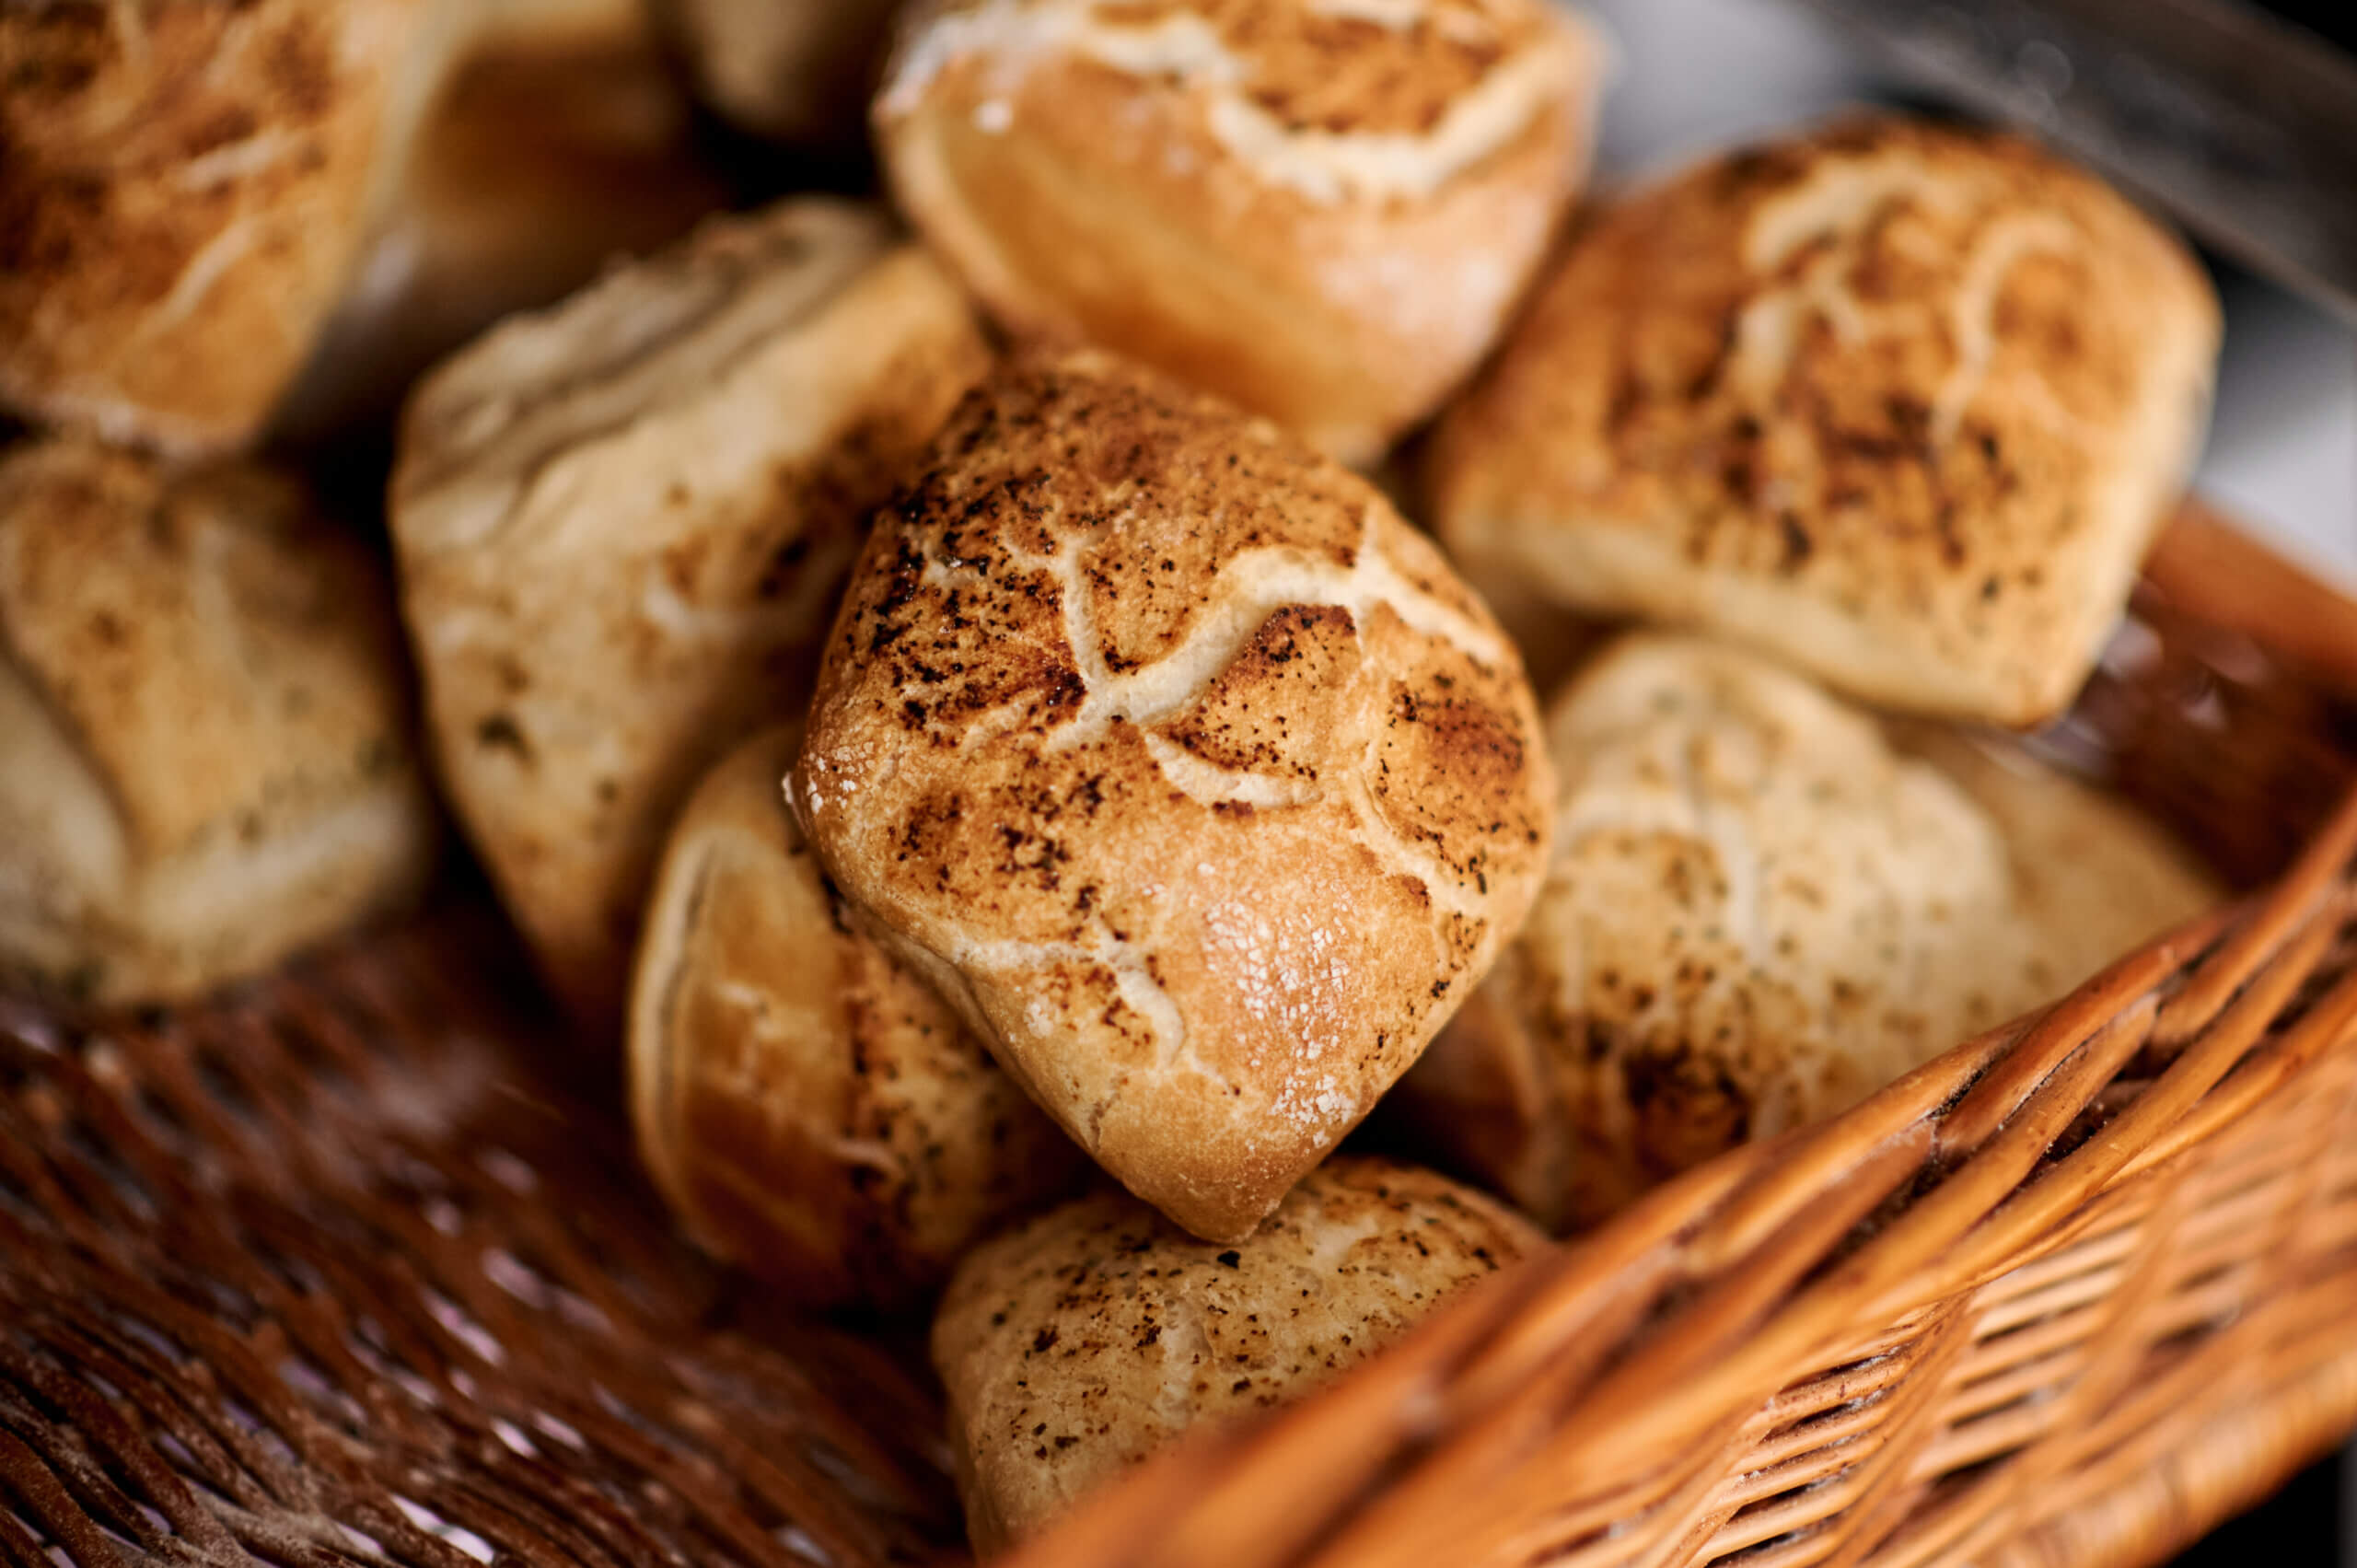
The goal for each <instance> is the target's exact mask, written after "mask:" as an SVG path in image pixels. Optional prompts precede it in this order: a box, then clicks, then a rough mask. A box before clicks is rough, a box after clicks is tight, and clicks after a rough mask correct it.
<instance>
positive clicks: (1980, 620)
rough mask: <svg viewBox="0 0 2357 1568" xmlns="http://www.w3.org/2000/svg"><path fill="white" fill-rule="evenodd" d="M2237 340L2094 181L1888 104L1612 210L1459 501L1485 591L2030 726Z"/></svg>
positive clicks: (1449, 435) (1476, 452) (2152, 515)
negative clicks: (1498, 581)
mask: <svg viewBox="0 0 2357 1568" xmlns="http://www.w3.org/2000/svg"><path fill="white" fill-rule="evenodd" d="M2216 340H2217V320H2216V307H2215V304H2214V302H2213V301H2212V299H2211V298H2210V296H2209V294H2208V291H2207V287H2206V285H2205V284H2204V283H2203V281H2202V279H2201V276H2200V271H2199V269H2198V268H2197V267H2196V266H2195V265H2194V264H2193V263H2192V262H2191V261H2190V259H2189V257H2187V256H2186V254H2185V253H2184V251H2183V250H2182V249H2181V248H2180V247H2178V246H2177V244H2176V243H2175V242H2174V241H2173V240H2172V239H2171V238H2169V237H2168V236H2167V235H2165V234H2164V233H2163V232H2162V231H2160V230H2159V229H2158V228H2156V227H2155V226H2154V225H2152V224H2151V223H2150V222H2148V221H2147V220H2145V219H2144V218H2143V217H2142V215H2139V214H2138V213H2137V212H2136V211H2135V210H2134V209H2133V208H2132V207H2131V206H2129V205H2128V204H2127V203H2125V202H2123V201H2121V200H2120V199H2119V198H2118V197H2117V196H2115V195H2113V194H2112V193H2111V192H2108V191H2107V190H2105V189H2104V188H2103V187H2102V186H2101V185H2100V184H2099V183H2097V182H2096V181H2095V180H2092V179H2090V178H2088V177H2086V176H2084V175H2083V174H2080V173H2078V172H2076V171H2074V170H2072V169H2070V168H2066V167H2064V166H2062V165H2060V164H2058V163H2056V162H2054V161H2053V160H2051V159H2049V158H2048V157H2045V156H2044V155H2043V154H2041V153H2039V152H2038V151H2037V150H2036V149H2035V148H2032V147H2030V146H2028V145H2026V144H2022V143H2018V142H2015V141H2013V140H2010V139H2008V138H2003V137H1995V136H1983V135H1977V134H1966V133H1960V132H1955V131H1949V130H1945V129H1940V128H1935V127H1931V126H1925V125H1919V124H1910V123H1908V122H1898V121H1885V120H1861V121H1857V122H1849V123H1845V124H1842V125H1839V126H1836V127H1833V128H1831V129H1829V130H1824V131H1820V132H1817V133H1815V134H1811V135H1808V136H1804V137H1800V138H1795V139H1794V140H1793V141H1790V142H1786V143H1780V144H1776V145H1770V146H1767V147H1763V148H1759V149H1755V150H1753V151H1749V152H1746V153H1742V154H1738V155H1736V156H1734V157H1727V158H1723V159H1720V160H1718V161H1716V162H1713V163H1711V164H1708V165H1705V166H1703V167H1701V168H1698V169H1696V170H1693V171H1691V172H1689V173H1688V174H1686V175H1683V176H1681V177H1679V178H1678V179H1675V180H1670V181H1668V182H1667V183H1666V184H1663V185H1661V186H1658V187H1655V188H1654V189H1652V190H1650V191H1646V192H1641V193H1639V194H1637V195H1635V196H1633V197H1631V198H1630V199H1629V200H1627V201H1625V202H1623V203H1620V204H1619V205H1617V206H1615V207H1613V208H1610V209H1608V211H1606V212H1604V213H1603V214H1601V215H1599V216H1598V217H1597V218H1596V221H1595V222H1594V223H1593V224H1592V225H1591V226H1589V227H1588V229H1587V230H1586V231H1585V233H1584V234H1583V235H1582V236H1581V237H1580V238H1578V239H1577V240H1575V241H1574V243H1573V245H1572V247H1571V249H1570V250H1569V251H1568V252H1567V254H1566V256H1565V258H1564V260H1563V261H1562V265H1561V268H1560V270H1559V271H1558V272H1557V273H1556V275H1555V276H1554V277H1553V279H1552V280H1550V282H1549V283H1548V284H1547V285H1544V286H1543V287H1542V288H1541V290H1540V291H1539V294H1538V298H1537V300H1536V302H1535V304H1534V307H1533V309H1532V311H1531V313H1530V316H1529V318H1528V319H1527V321H1526V323H1525V324H1524V326H1523V327H1522V328H1521V329H1520V330H1519V331H1518V332H1517V334H1516V335H1515V339H1514V340H1513V341H1512V342H1511V343H1510V344H1509V346H1508V348H1507V350H1506V351H1505V353H1504V354H1503V355H1502V356H1501V357H1500V359H1499V360H1498V362H1497V363H1496V365H1495V366H1493V367H1492V370H1491V371H1490V372H1488V373H1487V374H1486V375H1485V377H1484V378H1483V380H1482V382H1481V384H1480V387H1479V388H1478V389H1476V391H1475V392H1474V393H1473V394H1472V395H1471V396H1470V397H1469V399H1468V401H1467V402H1466V403H1465V404H1464V406H1463V407H1462V408H1461V409H1460V410H1459V411H1458V412H1457V413H1455V414H1454V415H1453V416H1452V417H1451V419H1450V420H1449V422H1448V423H1447V424H1446V426H1445V427H1444V430H1443V433H1442V436H1441V437H1440V439H1439V442H1438V444H1437V455H1436V460H1435V464H1434V473H1435V479H1436V484H1435V496H1434V500H1435V508H1434V509H1435V513H1436V515H1437V517H1438V519H1439V526H1440V528H1441V531H1442V533H1443V536H1444V537H1445V538H1446V539H1447V540H1449V541H1450V543H1451V546H1452V548H1454V549H1456V550H1457V551H1458V552H1460V553H1461V554H1463V555H1464V556H1466V557H1467V558H1468V559H1469V561H1471V562H1473V563H1475V564H1476V568H1477V578H1478V577H1480V576H1486V575H1491V574H1492V573H1495V574H1498V575H1510V576H1514V577H1516V578H1520V579H1524V580H1529V581H1533V582H1535V583H1536V584H1537V585H1538V586H1540V587H1543V588H1544V590H1545V591H1547V592H1548V593H1549V594H1550V595H1551V596H1553V597H1556V598H1560V599H1562V600H1563V601H1565V602H1570V603H1575V604H1579V605H1581V606H1583V607H1585V608H1587V609H1591V610H1602V611H1606V612H1609V613H1616V614H1626V613H1636V614H1639V615H1643V616H1645V617H1647V618H1650V619H1656V620H1660V619H1666V620H1672V621H1685V622H1689V623H1695V624H1701V625H1704V626H1708V627H1710V628H1713V629H1715V630H1717V631H1720V632H1722V633H1728V634H1732V635H1735V636H1738V637H1741V638H1744V639H1746V640H1748V641H1752V642H1755V643H1758V644H1760V645H1765V646H1768V647H1770V648H1772V649H1774V650H1776V651H1777V652H1779V653H1780V654H1782V655H1783V656H1785V657H1786V658H1788V659H1791V660H1793V661H1794V662H1797V663H1800V664H1802V665H1804V666H1805V668H1808V669H1809V670H1810V671H1811V672H1812V673H1813V674H1815V675H1817V676H1818V677H1819V678H1820V679H1825V680H1827V681H1829V683H1831V684H1834V685H1837V686H1840V687H1841V688H1842V689H1844V690H1846V691H1852V692H1853V693H1855V694H1857V695H1861V696H1864V697H1866V698H1868V699H1869V700H1873V701H1876V702H1880V703H1889V704H1893V705H1898V706H1905V707H1910V708H1920V709H1926V710H1931V711H1938V712H1951V713H1965V714H1973V715H1975V716H1980V717H1985V718H1991V719H1995V720H1998V721H2000V722H2004V723H2015V724H2026V723H2029V722H2034V721H2035V720H2037V719H2038V718H2041V717H2043V716H2045V715H2046V714H2049V713H2051V712H2052V711H2054V710H2055V709H2056V708H2057V707H2059V706H2060V705H2061V703H2063V702H2064V701H2066V700H2067V699H2068V697H2069V694H2070V693H2071V692H2072V691H2074V690H2075V689H2076V687H2077V683H2078V681H2079V679H2082V678H2083V677H2084V673H2085V670H2086V668H2087V667H2088V664H2089V663H2090V662H2091V661H2092V659H2093V657H2094V656H2095V652H2096V646H2097V645H2098V643H2099V641H2100V638H2101V637H2102V635H2103V633H2104V632H2105V631H2106V629H2107V627H2108V626H2109V624H2110V622H2111V621H2112V619H2113V617H2114V616H2115V615H2116V614H2117V612H2118V609H2119V604H2120V603H2121V601H2122V600H2123V599H2124V598H2125V596H2126V592H2127V587H2128V582H2129V578H2130V576H2131V575H2132V573H2133V571H2134V569H2135V564H2136V562H2137V561H2138V559H2140V557H2141V555H2142V550H2143V547H2144V545H2145V543H2146V541H2147V540H2149V539H2150V538H2151V536H2152V533H2153V530H2154V528H2155V527H2156V526H2157V524H2158V521H2159V518H2160V517H2161V516H2162V512H2163V509H2164V507H2165V505H2166V504H2167V502H2168V501H2169V500H2170V499H2171V497H2172V496H2173V494H2174V489H2175V487H2176V485H2177V483H2178V482H2179V481H2180V480H2181V479H2182V477H2183V471H2184V468H2185V465H2186V464H2187V462H2188V461H2189V459H2190V458H2191V456H2192V453H2193V449H2194V447H2195V446H2196V444H2197V439H2198V436H2199V432H2200V425H2201V422H2202V418H2203V413H2204V410H2205V408H2206V402H2207V395H2208V389H2209V383H2210V361H2211V359H2212V356H2213V355H2214V353H2215V349H2216Z"/></svg>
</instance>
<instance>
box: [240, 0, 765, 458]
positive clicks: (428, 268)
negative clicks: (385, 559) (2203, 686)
mask: <svg viewBox="0 0 2357 1568" xmlns="http://www.w3.org/2000/svg"><path fill="white" fill-rule="evenodd" d="M477 4H478V5H479V6H480V10H479V13H478V17H479V19H478V20H477V22H476V23H475V26H474V28H473V30H472V31H471V33H470V36H469V38H468V40H467V41H466V45H465V47H464V49H463V51H462V52H461V53H460V54H459V58H458V61H457V63H456V64H454V65H452V66H451V68H450V70H449V72H448V74H447V80H446V82H445V83H444V85H443V87H442V88H441V90H440V92H439V94H438V95H437V96H436V97H435V100H434V103H433V107H432V109H431V110H429V111H428V113H427V114H426V116H425V118H424V122H423V123H422V124H421V125H420V126H419V128H418V130H417V133H416V135H415V137H414V138H413V141H412V147H411V151H410V154H409V157H408V158H407V160H406V162H405V164H404V167H403V169H402V173H401V180H400V181H399V182H398V185H397V187H396V189H395V190H394V191H393V192H392V193H391V195H390V196H389V198H388V199H387V201H386V202H385V203H383V204H382V207H381V210H380V211H379V212H378V213H377V217H376V227H375V229H374V231H373V232H372V234H371V236H370V238H369V239H368V242H367V245H366V250H365V251H364V253H363V255H362V258H361V260H360V261H359V263H358V265H357V266H356V267H355V269H354V273H353V274H352V277H351V279H350V282H349V284H348V286H347V287H346V288H345V289H344V291H343V296H342V297H341V298H340V300H339V301H338V303H337V306H336V308H335V311H334V313H333V315H332V316H331V318H330V319H329V320H328V322H327V324H326V326H325V327H324V328H322V329H321V331H320V334H319V343H318V345H317V346H316V347H315V348H314V349H313V351H312V353H311V355H310V359H309V362H308V364H307V365H306V366H305V367H304V370H303V373H302V375H301V376H300V377H298V378H297V379H296V384H295V387H294V389H292V390H291V391H290V392H289V393H288V394H287V396H286V397H285V399H284V401H283V402H282V404H281V406H280V408H279V411H278V412H277V415H276V416H275V417H274V418H273V422H272V434H273V436H277V437H284V438H285V439H287V440H290V441H294V442H302V443H308V442H315V441H318V440H319V439H321V438H323V437H325V436H331V435H332V434H333V433H336V432H339V431H343V430H346V429H350V428H353V427H355V426H358V425H362V424H376V423H377V421H379V420H381V419H382V418H383V417H384V416H386V415H388V414H389V413H391V412H392V411H393V410H394V409H395V408H397V407H398V406H399V403H400V401H401V394H402V393H403V392H404V391H405V390H407V389H408V388H409V386H410V385H411V384H412V382H413V381H415V380H416V378H417V377H418V376H419V375H420V374H421V373H423V372H424V370H425V369H426V368H427V367H428V366H431V365H433V364H434V362H435V361H436V360H438V359H440V358H441V357H443V356H444V355H445V354H448V353H449V352H450V351H451V350H452V349H455V348H457V347H458V346H459V344H461V343H465V342H466V341H467V340H468V339H469V338H471V337H473V336H474V335H475V334H476V333H478V332H480V331H482V330H483V329H484V328H486V327H488V326H490V325H491V324H492V323H493V322H494V321H496V320H498V319H500V318H502V317H504V316H507V315H510V314H513V313H514V312H516V311H518V310H527V309H532V308H537V307H540V306H542V305H546V304H548V303H550V302H551V301H552V300H555V299H559V298H562V297H563V296H565V295H567V294H569V293H571V292H572V291H573V290H575V289H576V288H578V287H580V286H581V285H584V284H586V283H587V282H589V281H590V280H591V279H592V278H594V277H596V276H597V274H598V272H599V271H600V270H602V269H603V268H604V267H605V266H606V265H607V264H608V263H609V262H610V261H611V260H612V259H613V258H615V257H617V256H623V255H643V254H644V253H645V252H647V251H649V250H654V249H656V247H658V246H661V245H664V244H667V243H668V242H669V241H671V240H673V239H676V238H679V236H680V235H682V234H684V233H686V232H687V230H688V229H689V228H690V227H691V226H693V225H694V223H695V222H696V220H697V219H698V218H700V217H702V216H703V215H706V214H708V213H712V212H714V211H716V210H718V209H719V208H721V207H722V206H724V205H726V200H727V195H728V192H727V187H726V182H725V181H724V180H721V178H720V177H719V176H718V175H717V174H715V173H714V172H713V171H712V170H711V169H710V168H706V167H705V165H704V164H703V162H702V160H701V159H700V158H699V157H698V155H697V147H696V138H695V134H694V115H693V106H692V105H691V103H690V101H689V99H688V95H687V92H686V90H685V88H684V87H682V86H681V85H680V83H679V80H678V79H677V75H676V73H675V72H674V71H673V69H672V66H671V61H670V59H669V58H668V52H666V50H665V49H664V48H663V46H662V42H661V41H660V40H659V39H658V38H657V37H656V34H655V31H654V29H653V27H652V26H651V25H650V23H649V22H648V20H647V18H646V16H645V13H644V9H643V8H642V7H641V6H640V5H639V4H638V3H637V0H477Z"/></svg>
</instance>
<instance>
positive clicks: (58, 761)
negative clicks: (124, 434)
mask: <svg viewBox="0 0 2357 1568" xmlns="http://www.w3.org/2000/svg"><path fill="white" fill-rule="evenodd" d="M410 717H411V712H410V704H409V693H408V689H407V682H406V679H405V675H404V671H403V666H402V661H401V654H400V648H399V641H398V637H397V636H396V634H395V631H394V625H393V619H392V611H391V604H390V597H389V593H388V592H387V589H386V586H385V583H384V581H383V577H382V575H381V574H380V573H379V572H378V571H377V567H376V563H374V561H372V560H371V559H370V557H369V556H368V554H367V552H366V550H365V549H364V548H363V547H362V546H361V544H360V543H359V541H358V540H354V539H353V538H352V537H350V536H349V535H347V534H346V533H344V532H343V530H341V529H339V528H335V527H333V526H332V525H331V524H330V523H329V522H328V521H327V520H325V519H323V518H321V517H319V516H318V515H317V513H316V511H315V510H314V509H313V507H312V505H311V504H310V501H309V499H308V496H307V495H305V494H304V493H303V492H302V491H301V489H300V488H299V487H297V486H296V484H294V483H293V482H290V481H288V480H286V479H284V478H283V477H281V476H279V475H276V474H273V473H270V472H267V471H265V470H260V469H255V468H250V467H243V466H236V467H227V468H221V469H215V470H207V471H203V472H200V473H196V474H193V475H189V476H185V477H181V478H178V479H171V478H168V477H167V476H166V475H165V474H164V473H163V472H162V471H161V470H159V469H157V467H156V466H155V465H154V464H152V463H149V462H147V461H145V460H143V459H137V458H134V457H132V456H129V455H127V454H124V453H122V452H116V451H110V450H108V449H106V448H103V447H99V446H97V445H96V444H94V443H90V442H87V441H83V440H79V439H55V440H51V441H46V442H41V443H37V444H34V445H30V446H25V447H17V449H15V450H14V451H12V452H10V453H9V454H8V455H7V456H6V459H0V970H6V971H8V972H9V973H11V974H12V975H13V976H14V977H15V978H17V979H18V980H22V981H30V982H31V983H33V984H34V985H36V986H37V987H38V988H40V989H41V990H43V991H45V992H49V993H56V994H61V995H64V996H66V997H68V998H71V999H74V1000H77V1001H85V1002H90V1003H95V1004H100V1005H122V1004H130V1003H135V1002H147V1001H155V1000H164V999H170V998H176V997H181V996H186V995H190V994H192V993H196V992H199V991H202V990H204V989H206V988H207V987H210V986H212V985H214V984H215V983H218V982H219V981H224V980H227V979H231V978H234V977H237V976H240V975H244V974H249V973H252V972H254V971H256V970H261V969H263V968H266V967H268V966H269V965H271V964H273V963H275V962H276V961H277V960H278V959H279V958H283V957H284V956H285V955H286V954H287V953H288V952H290V951H292V950H293V949H295V948H296V947H302V946H305V945H307V944H308V943H311V942H313V941H316V940H318V939H319V938H320V937H322V936H324V935H329V934H330V933H331V932H332V931H334V930H336V929H338V928H339V927H341V926H343V925H345V924H348V923H353V922H355V921H358V920H362V919H365V918H366V917H368V916H370V915H373V914H377V913H380V912H385V911H387V910H389V909H391V908H393V907H395V906H398V905H399V904H401V902H403V901H404V900H407V899H408V898H410V897H411V896H412V894H414V893H415V892H416V890H417V889H419V888H420V887H421V886H422V885H423V884H424V880H425V877H426V876H427V874H428V872H429V871H430V869H431V867H432V863H433V846H434V840H435V827H434V810H433V807H432V804H431V802H430V801H429V799H428V797H427V795H426V792H425V788H424V781H423V777H422V772H421V769H420V767H419V762H418V758H417V755H416V752H415V749H414V748H413V746H412V740H411V734H410V726H409V721H410Z"/></svg>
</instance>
